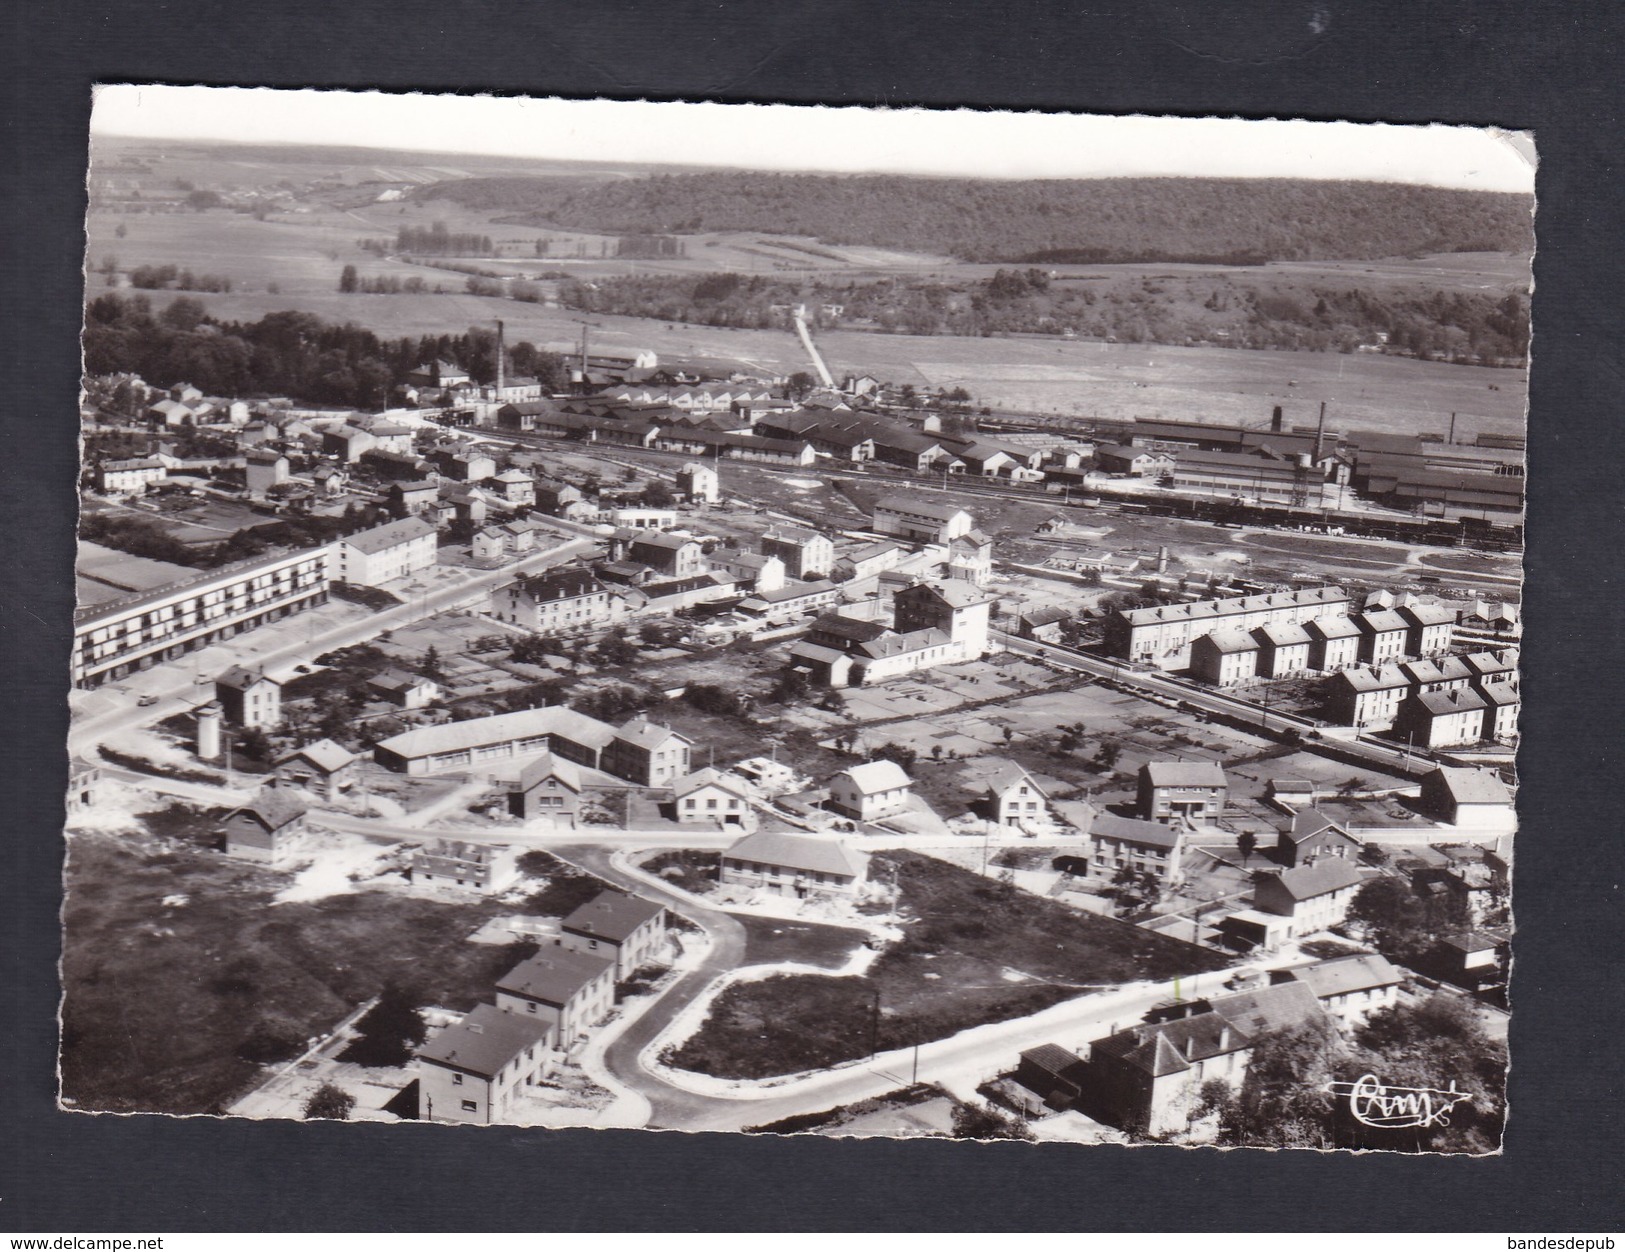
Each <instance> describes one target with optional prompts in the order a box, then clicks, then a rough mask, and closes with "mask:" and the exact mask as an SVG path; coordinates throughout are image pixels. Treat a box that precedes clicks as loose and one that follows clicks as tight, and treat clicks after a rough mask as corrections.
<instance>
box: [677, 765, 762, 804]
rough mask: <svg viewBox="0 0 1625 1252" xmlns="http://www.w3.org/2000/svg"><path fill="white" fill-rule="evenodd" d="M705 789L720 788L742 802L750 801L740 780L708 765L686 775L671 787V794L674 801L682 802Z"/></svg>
mask: <svg viewBox="0 0 1625 1252" xmlns="http://www.w3.org/2000/svg"><path fill="white" fill-rule="evenodd" d="M704 787H718V788H721V789H722V790H723V791H726V792H727V793H728V794H729V795H735V796H738V797H739V798H740V799H741V800H748V799H749V798H750V796H749V793H748V792H747V791H746V790H745V788H744V786H743V785H742V784H741V783H740V781H739V779H738V778H735V777H732V776H731V775H728V774H724V773H723V772H722V771H721V770H719V769H713V768H712V767H711V766H709V765H707V766H706V767H705V768H704V769H697V770H695V771H694V772H693V773H692V774H685V775H683V777H681V778H679V779H678V780H677V781H676V782H674V783H672V785H671V794H672V797H673V798H674V799H678V800H681V799H682V798H683V797H684V796H686V795H689V794H691V793H692V792H695V791H699V790H701V789H702V788H704Z"/></svg>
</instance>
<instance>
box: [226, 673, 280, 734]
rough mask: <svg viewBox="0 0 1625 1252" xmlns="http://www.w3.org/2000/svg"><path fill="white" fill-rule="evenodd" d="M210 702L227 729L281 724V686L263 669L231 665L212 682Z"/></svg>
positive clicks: (266, 726)
mask: <svg viewBox="0 0 1625 1252" xmlns="http://www.w3.org/2000/svg"><path fill="white" fill-rule="evenodd" d="M214 698H215V699H216V700H217V701H219V704H220V708H221V711H222V712H223V714H224V715H225V720H226V722H227V723H228V724H229V725H232V726H258V727H261V728H268V727H271V726H275V725H277V724H278V723H280V722H281V721H282V684H281V683H279V682H277V680H276V679H274V678H270V677H268V676H267V675H266V673H265V671H264V670H263V669H248V668H247V667H245V666H242V665H233V666H232V667H231V668H230V669H228V670H227V671H226V672H225V673H224V674H221V675H220V677H218V678H216V679H215V680H214Z"/></svg>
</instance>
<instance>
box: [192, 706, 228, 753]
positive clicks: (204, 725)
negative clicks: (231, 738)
mask: <svg viewBox="0 0 1625 1252" xmlns="http://www.w3.org/2000/svg"><path fill="white" fill-rule="evenodd" d="M222 712H223V710H222V709H221V707H220V705H219V704H218V703H214V702H211V703H209V704H205V705H204V706H203V707H202V708H201V709H199V710H198V711H197V755H198V759H199V760H201V761H212V760H214V759H215V758H216V757H218V756H219V755H220V717H221V714H222Z"/></svg>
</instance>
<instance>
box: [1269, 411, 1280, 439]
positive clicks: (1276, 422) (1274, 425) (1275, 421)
mask: <svg viewBox="0 0 1625 1252" xmlns="http://www.w3.org/2000/svg"><path fill="white" fill-rule="evenodd" d="M1270 431H1271V433H1273V434H1277V435H1279V434H1280V433H1281V406H1280V405H1276V406H1275V412H1274V413H1272V414H1270Z"/></svg>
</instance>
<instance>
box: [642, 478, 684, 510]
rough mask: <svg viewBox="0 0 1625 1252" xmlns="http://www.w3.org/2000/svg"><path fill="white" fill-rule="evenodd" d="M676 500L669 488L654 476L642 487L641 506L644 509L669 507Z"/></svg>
mask: <svg viewBox="0 0 1625 1252" xmlns="http://www.w3.org/2000/svg"><path fill="white" fill-rule="evenodd" d="M676 502H677V498H676V497H675V496H673V495H672V493H671V488H670V487H668V486H667V485H666V484H665V482H663V481H662V480H661V479H658V478H656V479H655V480H654V481H652V482H651V483H650V484H649V485H648V486H647V487H645V488H644V489H643V507H644V508H646V509H669V508H671V506H672V505H673V504H675V503H676Z"/></svg>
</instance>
